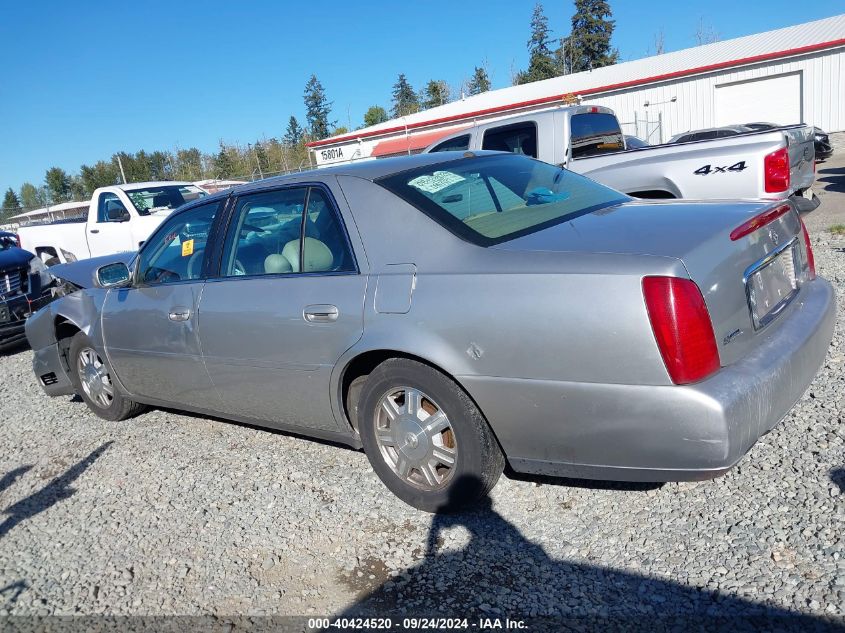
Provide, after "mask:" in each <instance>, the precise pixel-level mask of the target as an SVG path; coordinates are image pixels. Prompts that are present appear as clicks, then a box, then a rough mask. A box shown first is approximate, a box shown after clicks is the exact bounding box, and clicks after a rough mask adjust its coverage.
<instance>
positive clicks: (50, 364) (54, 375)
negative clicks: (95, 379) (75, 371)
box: [32, 343, 75, 396]
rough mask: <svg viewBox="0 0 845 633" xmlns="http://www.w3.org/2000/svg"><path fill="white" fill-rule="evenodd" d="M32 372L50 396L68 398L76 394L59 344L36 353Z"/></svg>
mask: <svg viewBox="0 0 845 633" xmlns="http://www.w3.org/2000/svg"><path fill="white" fill-rule="evenodd" d="M32 371H33V372H34V373H35V378H36V380H37V381H38V385H39V386H40V387H41V389H43V390H44V393H46V394H47V395H48V396H66V395H70V394H72V393H74V392H75V390H74V388H73V384H72V383H71V382H70V377H69V376H68V373H67V369H65V362H64V359H63V358H62V352H61V350H60V349H59V344H58V343H53V344H52V345H48V346H47V347H45V348H43V349H39V350H36V351H35V353H34V354H33V355H32Z"/></svg>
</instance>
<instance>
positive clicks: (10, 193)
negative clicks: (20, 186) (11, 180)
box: [3, 187, 21, 211]
mask: <svg viewBox="0 0 845 633" xmlns="http://www.w3.org/2000/svg"><path fill="white" fill-rule="evenodd" d="M20 207H21V202H20V200H18V195H17V194H16V193H15V191H14V189H12V188H11V187H9V188H8V189H7V190H6V195H5V196H3V210H4V211H14V210H15V209H20Z"/></svg>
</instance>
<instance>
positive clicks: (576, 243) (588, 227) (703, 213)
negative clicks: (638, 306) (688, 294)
mask: <svg viewBox="0 0 845 633" xmlns="http://www.w3.org/2000/svg"><path fill="white" fill-rule="evenodd" d="M784 204H788V203H786V202H783V201H779V202H774V203H773V202H760V201H703V202H699V201H695V202H691V201H665V202H664V201H633V202H629V203H625V204H623V205H619V206H616V207H611V208H608V209H603V210H601V211H597V212H594V213H590V214H587V215H583V216H580V217H576V218H573V219H572V220H570V221H567V222H562V223H560V224H558V225H556V226H552V227H549V228H547V229H544V230H542V231H538V232H536V233H532V234H531V235H526V236H523V237H520V238H517V239H514V240H511V241H509V242H505V243H502V244H499V245H497V246H494V247H492V248H497V249H503V250H525V251H567V252H591V253H618V254H644V255H660V256H668V257H674V258H677V259H679V260H681V261H682V262H683V264H684V266H685V268H686V269H687V271H688V273H689V276H690V278H691V279H692V280H693V281H694V282H695V283H696V284H698V287H699V288H700V289H701V292H702V294H703V295H704V300H705V302H706V304H707V309H708V311H709V312H710V317H711V319H712V322H713V330H714V332H715V335H716V343H717V345H718V348H719V356H720V359H721V364H722V365H728V364H730V363H732V362H734V361H735V360H737V359H739V358H741V357H742V356H744V355H745V354H747V353H748V351H749V350H750V349H751V348H752V347H753V346H754V345H755V344H756V343H755V341H756V339H757V337H758V336H759V335H760V334H762V333H768V332H769V331H771V330H772V329H774V328H776V327H778V324H779V322H780V321H781V320H782V319H780V318H774V319H773V320H772V321H771V323H768V324H767V325H765V326H764V327H762V328H755V325H754V323H753V320H752V317H751V312H750V309H749V299H748V296H747V294H746V283H745V275H746V273H747V272H748V271H749V270H750V269H751V268H752V267H754V266H755V265H758V264H761V263H763V262H765V260H766V259H767V257H769V256H770V255H771V254H772V253H774V252H776V251H778V250H779V249H785V250H790V249H794V250H793V251H792V252H793V253H794V256H795V261H796V262H797V268H798V270H799V274H800V279H799V285H800V283H801V279H803V278H804V276H805V272H804V271H805V269H806V254H805V252H804V244H803V240H802V239H801V235H800V231H801V226H800V222H799V220H798V215H797V213H796V212H795V211H794V210H793V209H792V208H790V209H789V211H788V212H787V213H784V214H781V215H780V216H779V217H777V218H776V219H774V220H773V221H771V222H769V223H768V224H766V225H765V226H761V227H759V228H757V229H756V230H752V231H751V232H749V233H748V234H747V235H744V236H742V237H739V238H737V239H731V232H732V231H734V229H736V228H737V227H739V226H740V225H742V224H743V223H744V222H747V221H749V220H751V219H752V218H754V217H756V216H758V215H760V214H761V213H764V212H766V211H769V210H773V209H777V208H779V207H781V206H783V205H784ZM788 310H789V306H787V307H786V308H785V309H784V312H788ZM780 316H781V317H782V316H783V314H781V315H780Z"/></svg>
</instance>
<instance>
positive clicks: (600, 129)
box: [569, 112, 625, 158]
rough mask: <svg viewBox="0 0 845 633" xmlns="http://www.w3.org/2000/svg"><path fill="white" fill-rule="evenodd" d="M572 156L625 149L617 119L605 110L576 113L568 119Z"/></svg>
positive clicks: (582, 156) (579, 156) (592, 154)
mask: <svg viewBox="0 0 845 633" xmlns="http://www.w3.org/2000/svg"><path fill="white" fill-rule="evenodd" d="M569 129H570V130H571V137H572V140H571V143H572V158H584V157H585V156H596V155H598V154H607V153H609V152H619V151H622V150H623V149H625V146H624V145H623V144H622V130H621V129H620V128H619V121H617V120H616V117H615V116H614V115H612V114H607V113H605V112H585V113H584V114H576V115H574V116H572V118H571V119H570V121H569Z"/></svg>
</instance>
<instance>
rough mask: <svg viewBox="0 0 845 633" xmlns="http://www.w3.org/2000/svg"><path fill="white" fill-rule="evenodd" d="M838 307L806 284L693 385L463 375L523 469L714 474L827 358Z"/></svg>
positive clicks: (636, 475) (776, 417)
mask: <svg viewBox="0 0 845 633" xmlns="http://www.w3.org/2000/svg"><path fill="white" fill-rule="evenodd" d="M835 316H836V305H835V298H834V294H833V289H832V287H831V285H830V284H829V283H828V282H827V281H825V280H824V279H817V280H815V281H813V282H811V283H810V284H808V285H807V286H806V287H805V288H804V291H803V292H802V293H801V295H800V297H799V299H797V300H796V305H795V306H794V309H792V310H790V311H789V313H788V314H785V315H784V317H785V318H786V319H787V320H786V322H784V323H781V324H780V326H779V327H778V328H777V329H773V331H772V334H770V335H769V338H768V340H766V341H765V342H763V343H762V344H761V345H760V346H759V347H758V348H756V349H755V350H754V352H752V353H751V354H750V355H748V356H746V357H745V358H743V359H742V360H741V361H739V362H737V363H734V364H732V365H730V366H728V367H724V368H722V369H721V370H720V371H719V372H717V373H716V374H714V375H713V376H712V377H710V378H708V379H706V380H704V381H702V382H699V383H696V384H694V385H685V386H643V385H615V384H596V383H574V382H558V381H543V380H524V379H510V378H491V377H473V376H463V377H459V380H460V382H461V383H462V384H463V385H464V386H465V388H466V389H467V390H468V391H469V393H470V395H471V396H472V397H473V398H475V400H476V402H477V403H478V404H479V406H480V407H481V409H482V411H483V412H484V413H485V415H486V416H487V418H488V420H489V422H490V424H491V426H492V427H493V430H494V432H495V433H496V436H497V437H498V439H499V441H500V443H501V444H502V447H503V448H504V450H505V453H506V455H507V457H508V461H509V463H510V464H511V466H512V467H513V468H514V470H516V471H520V472H530V473H541V474H549V475H557V476H565V477H583V478H590V479H608V480H627V481H682V480H695V479H708V478H712V477H716V476H718V475H721V474H723V473H724V472H725V471H727V470H728V469H730V468H731V467H732V466H733V465H734V464H736V463H737V462H738V461H739V460H740V459H741V458H742V456H743V455H744V454H745V453H746V452H747V451H748V450H749V449H750V448H751V447H752V446H753V445H754V443H755V442H756V441H757V439H758V438H759V437H760V436H761V435H763V434H765V433H767V432H768V431H769V430H771V429H772V428H773V427H774V426H775V425H777V424H778V422H779V421H780V420H781V419H783V417H784V416H785V415H786V414H787V413H788V412H789V410H790V409H791V408H792V406H793V405H794V404H795V402H796V401H797V400H798V399H799V398H800V397H801V396H802V394H803V393H804V391H805V390H806V388H807V386H808V385H809V384H810V382H811V381H812V380H813V378H814V377H815V375H816V373H817V372H818V370H819V367H820V366H821V365H822V363H823V362H824V358H825V355H826V353H827V349H828V346H829V344H830V341H831V338H832V337H833V326H834V323H835Z"/></svg>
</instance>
